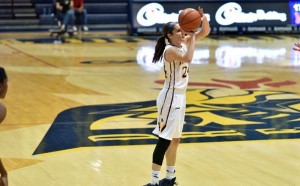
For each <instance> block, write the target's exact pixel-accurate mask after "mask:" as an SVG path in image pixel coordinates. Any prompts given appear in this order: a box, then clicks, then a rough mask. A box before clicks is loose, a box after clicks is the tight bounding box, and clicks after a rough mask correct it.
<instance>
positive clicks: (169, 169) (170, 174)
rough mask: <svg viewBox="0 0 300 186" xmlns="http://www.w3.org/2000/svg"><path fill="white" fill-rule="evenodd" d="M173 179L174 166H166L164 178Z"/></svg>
mask: <svg viewBox="0 0 300 186" xmlns="http://www.w3.org/2000/svg"><path fill="white" fill-rule="evenodd" d="M174 177H175V166H167V168H166V178H167V179H169V180H170V179H173V178H174Z"/></svg>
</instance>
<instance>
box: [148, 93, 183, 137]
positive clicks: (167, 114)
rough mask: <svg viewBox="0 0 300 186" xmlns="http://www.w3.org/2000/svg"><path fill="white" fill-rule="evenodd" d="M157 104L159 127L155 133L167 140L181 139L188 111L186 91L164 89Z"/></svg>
mask: <svg viewBox="0 0 300 186" xmlns="http://www.w3.org/2000/svg"><path fill="white" fill-rule="evenodd" d="M156 104H157V109H158V116H157V126H156V128H155V129H154V130H153V133H154V134H156V135H158V136H159V137H161V138H164V139H167V140H172V139H173V138H180V137H181V135H182V129H183V124H184V117H185V109H186V95H185V91H174V90H173V89H162V90H161V91H160V93H159V95H158V97H157V100H156Z"/></svg>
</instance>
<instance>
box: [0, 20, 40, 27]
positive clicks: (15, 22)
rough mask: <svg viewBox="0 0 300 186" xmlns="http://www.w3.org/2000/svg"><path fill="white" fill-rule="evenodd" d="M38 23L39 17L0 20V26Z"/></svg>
mask: <svg viewBox="0 0 300 186" xmlns="http://www.w3.org/2000/svg"><path fill="white" fill-rule="evenodd" d="M38 24H39V19H22V20H17V19H1V20H0V26H16V25H21V26H22V27H24V25H26V26H29V25H38Z"/></svg>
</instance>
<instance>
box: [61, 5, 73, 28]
mask: <svg viewBox="0 0 300 186" xmlns="http://www.w3.org/2000/svg"><path fill="white" fill-rule="evenodd" d="M63 24H64V25H65V31H68V26H69V25H71V26H73V25H74V10H73V9H70V10H68V11H67V12H66V14H65V16H64V20H63Z"/></svg>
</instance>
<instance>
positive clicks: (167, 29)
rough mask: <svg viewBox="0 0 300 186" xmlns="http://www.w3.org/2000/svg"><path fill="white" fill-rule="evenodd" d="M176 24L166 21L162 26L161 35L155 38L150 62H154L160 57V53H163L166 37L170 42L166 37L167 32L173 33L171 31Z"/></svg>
mask: <svg viewBox="0 0 300 186" xmlns="http://www.w3.org/2000/svg"><path fill="white" fill-rule="evenodd" d="M175 25H176V22H168V23H166V24H165V25H164V27H163V35H162V36H160V37H159V38H158V40H157V43H156V46H155V52H154V56H153V59H152V63H156V62H157V61H159V60H160V59H161V58H162V55H163V53H164V50H165V47H166V39H167V40H168V42H169V43H170V38H169V37H168V34H173V33H172V31H173V29H174V27H175Z"/></svg>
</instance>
